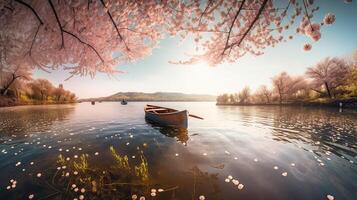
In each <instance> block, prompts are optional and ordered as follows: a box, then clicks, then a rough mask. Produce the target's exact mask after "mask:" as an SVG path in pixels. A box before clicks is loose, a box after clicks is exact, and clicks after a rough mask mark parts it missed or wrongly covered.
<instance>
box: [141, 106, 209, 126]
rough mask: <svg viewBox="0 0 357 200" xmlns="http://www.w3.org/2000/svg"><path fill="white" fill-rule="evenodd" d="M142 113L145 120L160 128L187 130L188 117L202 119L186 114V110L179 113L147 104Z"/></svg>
mask: <svg viewBox="0 0 357 200" xmlns="http://www.w3.org/2000/svg"><path fill="white" fill-rule="evenodd" d="M144 111H145V119H146V120H148V121H150V122H154V123H156V124H158V125H161V126H169V127H177V128H187V126H188V123H187V121H188V117H189V116H190V117H194V118H198V119H203V118H202V117H198V116H196V115H191V114H188V111H187V110H182V111H179V110H175V109H172V108H165V107H161V106H155V105H149V104H148V105H146V107H145V109H144Z"/></svg>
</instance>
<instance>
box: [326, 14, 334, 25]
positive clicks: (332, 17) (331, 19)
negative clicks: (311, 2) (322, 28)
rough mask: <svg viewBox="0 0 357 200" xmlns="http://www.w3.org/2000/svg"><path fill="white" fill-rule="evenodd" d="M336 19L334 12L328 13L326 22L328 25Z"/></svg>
mask: <svg viewBox="0 0 357 200" xmlns="http://www.w3.org/2000/svg"><path fill="white" fill-rule="evenodd" d="M335 20H336V17H335V15H334V14H331V13H328V14H327V15H326V16H325V18H324V23H325V24H327V25H330V24H333V23H334V22H335Z"/></svg>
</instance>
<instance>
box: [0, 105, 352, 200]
mask: <svg viewBox="0 0 357 200" xmlns="http://www.w3.org/2000/svg"><path fill="white" fill-rule="evenodd" d="M155 104H158V105H162V106H167V107H172V108H177V109H188V110H189V111H190V113H192V114H196V115H199V116H202V117H204V118H205V119H204V120H198V119H194V118H191V119H190V120H189V128H188V130H177V129H168V128H160V127H155V126H153V125H151V124H150V123H148V122H146V121H145V119H144V111H143V109H144V105H145V103H144V102H129V104H128V105H126V106H123V105H121V104H120V102H111V103H104V102H103V103H96V105H94V106H92V105H90V103H80V104H76V105H50V106H21V107H13V108H0V172H1V173H0V199H28V198H29V197H33V199H75V198H78V199H82V198H84V199H128V200H130V199H132V198H133V199H135V195H136V196H137V197H138V198H137V199H139V198H140V197H142V196H144V197H145V199H162V200H163V199H165V200H167V199H182V200H190V199H193V200H195V199H199V198H200V196H201V195H203V196H204V197H205V199H208V200H210V199H212V200H216V199H217V200H228V199H299V200H301V199H314V200H315V199H328V195H331V196H329V197H330V199H332V196H333V197H334V199H337V200H338V199H341V200H342V199H357V165H356V164H357V114H356V113H353V112H347V111H342V112H340V111H339V110H338V109H317V108H316V109H315V108H300V107H283V108H281V107H277V106H268V107H259V106H258V107H254V106H249V107H238V106H237V107H229V106H216V105H215V104H214V103H213V102H208V103H202V102H194V103H181V102H180V103H177V102H167V103H166V102H160V103H155ZM32 195H33V196H32ZM81 195H82V196H81ZM133 195H134V196H133ZM142 199H144V198H142ZM201 199H203V197H202V196H201Z"/></svg>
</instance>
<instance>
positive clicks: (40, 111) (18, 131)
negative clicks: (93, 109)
mask: <svg viewBox="0 0 357 200" xmlns="http://www.w3.org/2000/svg"><path fill="white" fill-rule="evenodd" d="M9 109H10V110H9V111H2V112H1V114H0V131H1V133H2V136H5V135H13V134H15V135H22V134H28V133H29V132H31V131H46V130H47V128H46V127H48V129H50V127H49V126H50V125H52V124H53V122H54V121H63V120H65V119H67V117H68V115H70V114H71V113H73V111H74V109H75V108H74V107H72V106H68V107H67V106H62V105H61V106H59V107H57V106H45V107H43V106H33V107H31V108H25V109H22V108H21V107H18V108H9ZM17 109H19V110H17ZM39 128H41V129H39Z"/></svg>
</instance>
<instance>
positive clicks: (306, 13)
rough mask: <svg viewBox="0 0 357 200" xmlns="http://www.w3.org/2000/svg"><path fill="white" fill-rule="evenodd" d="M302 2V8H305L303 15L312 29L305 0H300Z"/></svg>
mask: <svg viewBox="0 0 357 200" xmlns="http://www.w3.org/2000/svg"><path fill="white" fill-rule="evenodd" d="M302 1H303V3H304V8H305V15H306V17H307V20H308V21H309V24H310V27H311V30H312V31H314V28H313V27H312V24H311V21H310V16H309V13H308V11H307V6H306V2H305V0H302Z"/></svg>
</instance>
